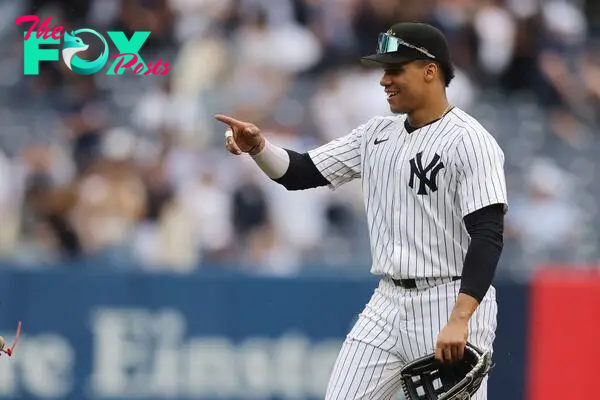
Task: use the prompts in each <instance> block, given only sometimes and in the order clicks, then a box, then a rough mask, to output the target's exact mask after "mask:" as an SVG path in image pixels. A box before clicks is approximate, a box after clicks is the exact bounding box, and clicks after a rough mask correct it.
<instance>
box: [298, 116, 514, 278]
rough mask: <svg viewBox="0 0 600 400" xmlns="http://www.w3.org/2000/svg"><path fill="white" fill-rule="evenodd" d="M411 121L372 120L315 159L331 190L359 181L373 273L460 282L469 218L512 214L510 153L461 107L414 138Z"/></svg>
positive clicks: (326, 147)
mask: <svg viewBox="0 0 600 400" xmlns="http://www.w3.org/2000/svg"><path fill="white" fill-rule="evenodd" d="M405 118H406V117H405V116H395V117H376V118H373V119H371V120H369V121H368V122H367V123H365V124H364V125H361V126H359V127H358V128H356V129H355V130H353V131H352V132H351V133H350V134H348V135H346V136H344V137H341V138H339V139H336V140H333V141H331V142H329V143H327V144H325V145H323V146H320V147H318V148H316V149H313V150H311V151H309V155H310V156H311V158H312V160H313V162H314V163H315V165H316V166H317V168H318V169H319V171H320V172H321V173H322V174H323V176H324V177H325V178H326V179H327V180H328V181H329V182H330V187H331V188H333V189H335V188H337V187H339V186H341V185H343V184H344V183H346V182H349V181H351V180H353V179H361V181H362V188H363V196H364V203H365V210H366V214H367V222H368V228H369V237H370V243H371V253H372V258H373V260H372V266H371V272H372V273H374V274H376V275H386V276H391V277H393V278H399V279H407V278H434V277H449V276H460V275H461V274H462V266H463V262H464V258H465V255H466V252H467V249H468V246H469V235H468V233H467V231H466V228H465V226H464V223H463V217H464V216H465V215H467V214H469V213H471V212H473V211H476V210H477V209H479V208H482V207H485V206H487V205H490V204H495V203H502V204H504V205H505V208H506V207H508V201H507V194H506V183H505V178H504V153H503V152H502V150H501V149H500V147H499V146H498V144H497V142H496V140H495V139H494V138H493V136H492V135H491V134H490V133H489V132H488V131H487V130H486V129H485V128H484V127H483V126H481V124H479V123H478V122H477V121H476V120H475V119H474V118H473V117H472V116H470V115H469V114H468V113H466V112H465V111H463V110H461V109H460V108H458V107H454V108H453V109H452V110H451V111H450V112H448V113H447V114H446V115H444V116H443V117H442V118H441V119H439V120H438V121H436V122H433V123H431V124H429V125H426V126H424V127H422V128H420V129H417V130H415V131H413V132H411V133H409V132H407V130H406V128H405V126H404V122H405Z"/></svg>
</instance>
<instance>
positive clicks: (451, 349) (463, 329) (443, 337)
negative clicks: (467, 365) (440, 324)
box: [435, 319, 469, 363]
mask: <svg viewBox="0 0 600 400" xmlns="http://www.w3.org/2000/svg"><path fill="white" fill-rule="evenodd" d="M468 334H469V322H468V321H457V320H452V319H451V320H450V321H448V323H447V324H446V326H445V327H444V329H442V331H441V332H440V334H439V335H438V339H437V343H436V346H435V358H436V359H438V360H440V361H441V362H442V363H452V362H455V361H458V360H462V358H463V355H464V352H465V346H466V345H467V336H468Z"/></svg>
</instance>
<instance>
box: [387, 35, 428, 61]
mask: <svg viewBox="0 0 600 400" xmlns="http://www.w3.org/2000/svg"><path fill="white" fill-rule="evenodd" d="M402 48H410V49H413V50H416V51H418V52H420V53H422V54H423V55H425V56H427V57H429V58H433V59H435V56H434V55H433V54H431V52H430V51H429V50H427V49H425V48H423V47H419V46H416V45H414V44H412V43H409V42H407V41H405V40H403V39H400V38H398V37H396V36H392V35H390V34H389V33H380V34H379V37H378V38H377V54H387V53H395V52H397V51H400V49H402Z"/></svg>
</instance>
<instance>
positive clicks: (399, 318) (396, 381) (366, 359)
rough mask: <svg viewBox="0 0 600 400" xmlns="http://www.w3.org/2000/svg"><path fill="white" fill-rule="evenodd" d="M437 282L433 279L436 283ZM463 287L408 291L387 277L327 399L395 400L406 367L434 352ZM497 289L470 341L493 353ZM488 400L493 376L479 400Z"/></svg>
mask: <svg viewBox="0 0 600 400" xmlns="http://www.w3.org/2000/svg"><path fill="white" fill-rule="evenodd" d="M430 281H431V279H430ZM459 289H460V280H458V281H453V282H447V283H442V284H439V285H437V286H432V287H429V288H421V289H403V288H400V287H397V286H395V285H394V284H393V282H391V281H390V280H387V279H382V280H381V282H380V283H379V286H378V287H377V289H375V292H374V293H373V296H372V297H371V300H370V301H369V303H368V304H367V305H366V307H365V309H364V310H363V312H362V313H361V314H360V315H359V318H358V321H357V322H356V324H355V325H354V327H353V328H352V330H351V331H350V333H348V335H347V337H346V340H345V341H344V344H343V346H342V349H341V351H340V354H339V355H338V358H337V361H336V363H335V366H334V368H333V371H332V374H331V377H330V379H329V384H328V387H327V394H326V396H325V399H326V400H353V399H356V400H359V399H360V400H367V399H372V400H389V399H393V398H395V396H396V395H397V393H398V391H399V390H400V369H401V368H402V366H404V365H405V364H406V363H407V362H409V361H412V360H414V359H416V358H418V357H422V356H425V355H427V354H430V353H432V352H434V350H435V343H436V340H437V336H438V333H439V332H440V330H441V329H442V328H443V327H444V326H445V324H446V322H447V321H448V317H449V315H450V313H451V312H452V308H453V307H454V302H455V300H456V297H457V296H458V291H459ZM497 311H498V308H497V304H496V290H495V288H494V287H490V289H489V290H488V292H487V294H486V296H485V298H484V299H483V301H482V302H481V304H480V305H479V307H478V308H477V310H476V311H475V314H474V315H473V317H472V318H471V321H470V323H469V336H468V340H469V341H470V342H471V343H473V344H474V345H475V346H477V347H479V348H480V349H484V350H492V344H493V341H494V339H495V336H496V334H495V331H496V314H497ZM485 399H487V378H486V379H485V380H484V381H483V383H482V385H481V388H480V389H479V390H478V391H477V393H476V395H475V396H474V397H473V400H485Z"/></svg>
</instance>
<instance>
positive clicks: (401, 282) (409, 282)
mask: <svg viewBox="0 0 600 400" xmlns="http://www.w3.org/2000/svg"><path fill="white" fill-rule="evenodd" d="M459 279H460V276H452V277H447V278H419V279H392V282H394V285H396V286H399V287H402V288H404V289H416V288H417V287H418V286H417V281H419V282H427V283H429V281H431V286H435V285H440V284H442V283H444V281H446V282H450V281H451V282H454V281H457V280H459ZM427 286H429V285H427Z"/></svg>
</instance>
